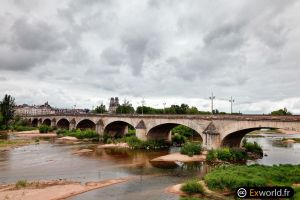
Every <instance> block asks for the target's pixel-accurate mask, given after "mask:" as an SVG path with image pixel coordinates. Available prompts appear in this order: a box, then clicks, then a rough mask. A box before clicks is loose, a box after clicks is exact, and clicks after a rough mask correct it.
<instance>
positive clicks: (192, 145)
mask: <svg viewBox="0 0 300 200" xmlns="http://www.w3.org/2000/svg"><path fill="white" fill-rule="evenodd" d="M201 151H202V146H201V143H198V142H187V143H185V144H184V145H183V146H182V147H181V149H180V153H181V154H184V155H188V156H193V155H199V154H201Z"/></svg>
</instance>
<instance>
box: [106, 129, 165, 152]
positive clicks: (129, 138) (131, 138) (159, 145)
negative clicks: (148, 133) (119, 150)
mask: <svg viewBox="0 0 300 200" xmlns="http://www.w3.org/2000/svg"><path fill="white" fill-rule="evenodd" d="M102 141H103V142H104V143H106V144H112V143H114V144H116V143H127V144H128V146H129V147H130V148H132V149H148V150H149V149H165V148H169V147H170V144H169V143H167V142H165V141H164V140H147V141H143V140H140V139H139V138H137V137H136V136H135V132H129V133H128V134H125V135H124V136H123V137H119V138H113V137H112V136H110V135H108V134H104V136H103V138H102Z"/></svg>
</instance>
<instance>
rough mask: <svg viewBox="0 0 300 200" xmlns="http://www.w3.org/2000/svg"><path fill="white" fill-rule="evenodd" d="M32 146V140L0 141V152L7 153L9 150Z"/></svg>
mask: <svg viewBox="0 0 300 200" xmlns="http://www.w3.org/2000/svg"><path fill="white" fill-rule="evenodd" d="M30 144H34V141H33V140H0V151H9V150H11V149H14V148H17V147H22V146H26V145H30Z"/></svg>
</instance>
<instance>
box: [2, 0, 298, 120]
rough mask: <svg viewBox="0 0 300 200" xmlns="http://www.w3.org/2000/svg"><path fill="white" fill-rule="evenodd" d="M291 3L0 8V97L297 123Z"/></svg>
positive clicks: (19, 2) (48, 0) (118, 2)
mask: <svg viewBox="0 0 300 200" xmlns="http://www.w3.org/2000/svg"><path fill="white" fill-rule="evenodd" d="M299 10H300V2H299V1H296V0H290V1H281V0H266V1H259V0H251V1H249V0H248V1H246V0H241V1H230V2H226V4H224V2H223V1H213V2H212V1H208V0H206V1H197V0H191V1H178V0H174V1H161V0H133V1H130V3H129V2H128V1H122V0H102V1H98V0H76V1H71V0H65V1H58V0H44V1H39V0H26V1H24V0H14V1H2V2H1V3H0V27H1V30H0V94H2V95H4V94H11V95H12V96H13V97H15V99H16V103H17V104H23V103H26V104H30V105H32V104H36V105H40V104H43V103H44V102H46V101H48V102H49V104H50V105H52V106H54V107H58V108H72V106H73V105H77V107H78V108H90V109H91V108H92V107H93V106H97V105H99V104H100V103H101V102H103V103H104V104H105V105H106V106H108V104H109V99H110V97H119V99H120V103H122V102H123V100H124V99H125V98H126V99H127V100H129V101H130V102H131V103H132V104H133V106H134V107H137V106H140V105H141V104H142V103H141V102H142V100H143V98H144V99H145V105H146V106H152V107H157V108H162V107H163V104H164V103H166V106H170V105H172V104H181V103H186V104H188V105H190V106H196V107H197V108H198V109H199V110H207V111H209V110H210V106H211V104H210V99H209V97H210V96H211V93H212V92H213V93H214V95H215V96H216V99H215V100H214V101H215V104H214V108H216V109H218V110H220V111H225V112H230V102H229V100H230V97H231V96H232V97H233V98H234V99H235V102H234V103H233V112H238V111H241V112H242V113H249V114H254V113H255V114H263V113H265V114H266V113H270V112H271V111H272V110H276V109H279V108H284V107H286V108H287V109H288V110H289V111H291V112H292V113H294V114H300V92H299V85H300V79H299V74H300V67H299V63H300V57H299V49H300V43H299V41H300V24H299V21H300V14H299Z"/></svg>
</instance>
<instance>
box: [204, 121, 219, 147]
mask: <svg viewBox="0 0 300 200" xmlns="http://www.w3.org/2000/svg"><path fill="white" fill-rule="evenodd" d="M203 135H204V138H203V146H204V147H205V148H207V149H215V148H218V147H220V145H221V142H220V138H221V137H220V133H219V132H218V130H217V128H216V126H215V125H214V123H213V122H211V123H210V124H209V125H208V126H207V128H206V129H205V130H204V131H203Z"/></svg>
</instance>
